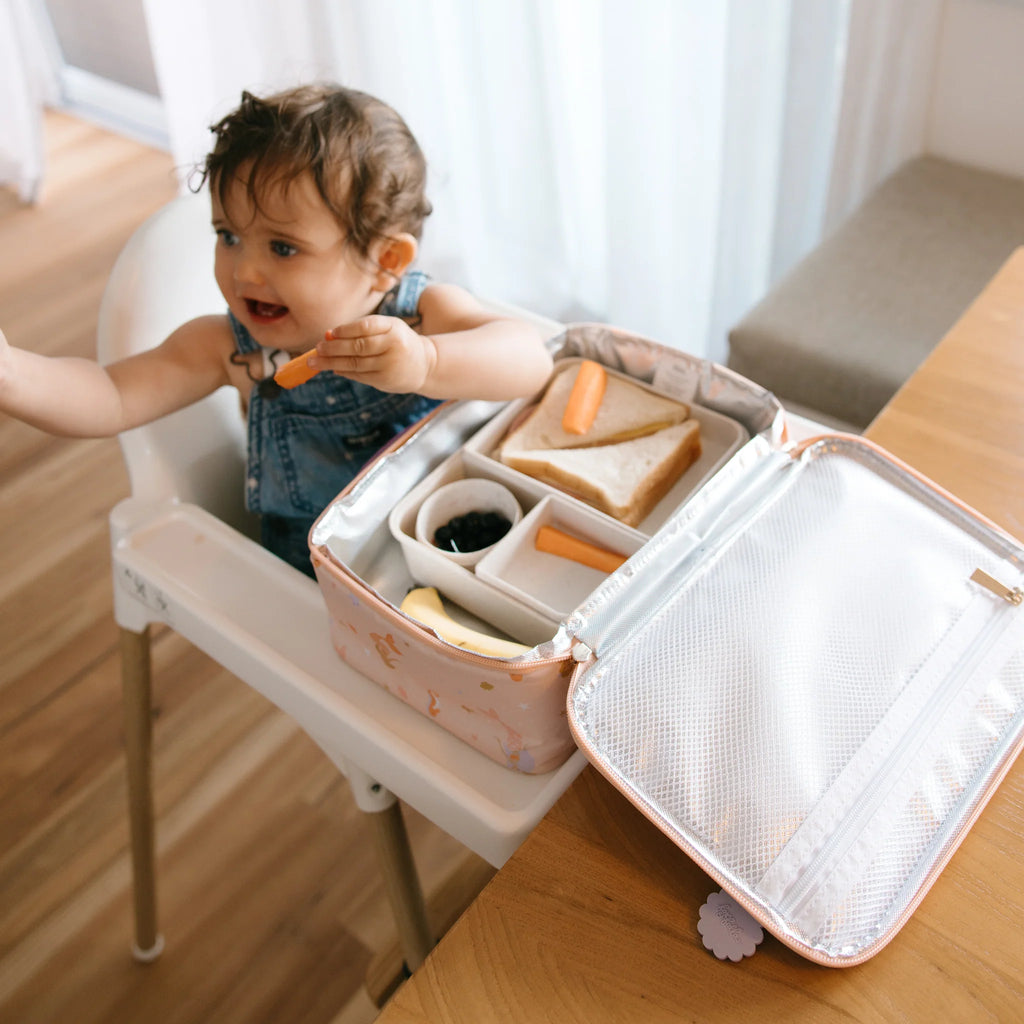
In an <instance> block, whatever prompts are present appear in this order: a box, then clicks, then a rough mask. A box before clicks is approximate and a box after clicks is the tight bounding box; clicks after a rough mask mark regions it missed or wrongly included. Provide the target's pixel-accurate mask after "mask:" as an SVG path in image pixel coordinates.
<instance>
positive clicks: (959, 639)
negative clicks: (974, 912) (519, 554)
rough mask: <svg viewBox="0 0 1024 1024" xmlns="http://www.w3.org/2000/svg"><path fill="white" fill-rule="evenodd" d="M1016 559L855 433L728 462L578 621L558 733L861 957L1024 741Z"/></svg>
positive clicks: (705, 862)
mask: <svg viewBox="0 0 1024 1024" xmlns="http://www.w3.org/2000/svg"><path fill="white" fill-rule="evenodd" d="M1022 567H1024V548H1022V547H1021V545H1020V544H1019V543H1018V542H1017V541H1015V540H1013V539H1012V538H1010V537H1008V536H1006V535H1005V534H1003V533H1002V532H1001V531H999V530H998V529H996V528H995V527H994V526H992V525H991V524H989V523H988V522H987V521H985V520H983V519H982V518H981V517H980V516H978V515H977V514H975V513H973V512H972V511H971V510H969V509H967V508H965V507H963V506H962V505H960V504H959V503H957V502H956V501H955V500H953V499H952V498H951V497H950V496H949V495H947V494H945V493H943V492H941V491H939V490H938V489H937V488H936V487H934V486H933V485H931V484H930V483H929V482H928V481H926V480H924V479H922V478H921V477H919V476H917V475H916V474H914V473H913V472H912V471H910V470H908V469H907V468H906V467H905V466H903V465H901V464H899V463H897V462H896V461H895V460H894V459H892V458H891V457H889V456H887V455H886V453H884V452H883V451H881V450H880V449H877V448H875V447H874V446H872V445H870V444H869V443H868V442H865V441H862V440H861V439H859V438H852V437H843V436H833V437H825V438H822V439H820V440H817V441H814V442H810V443H808V444H807V445H806V446H805V447H803V448H801V449H798V450H795V451H792V452H789V451H785V450H782V451H775V452H772V453H770V454H768V455H766V456H765V457H764V458H763V459H758V460H757V461H756V462H755V463H753V464H751V465H748V466H738V465H735V464H734V465H732V466H730V467H727V468H726V470H723V471H722V472H721V473H720V474H719V475H718V476H717V477H716V478H715V479H714V480H712V481H711V482H710V483H709V484H708V485H707V486H706V487H705V488H704V490H703V491H702V492H701V493H700V494H698V495H697V496H696V497H695V498H694V500H693V501H691V502H690V503H689V504H688V505H687V506H686V507H685V508H684V509H683V510H682V511H681V512H680V514H679V515H678V516H676V517H675V518H674V519H673V520H672V522H671V523H670V525H669V526H668V527H666V529H665V530H663V531H662V532H661V533H660V534H659V535H658V536H657V537H655V538H654V540H652V541H651V542H650V543H649V544H648V545H646V546H645V548H644V549H643V550H642V551H641V552H639V553H638V554H637V555H636V556H635V558H634V559H633V562H632V564H631V568H632V570H633V571H632V572H631V573H630V574H628V576H627V575H626V574H616V575H614V576H612V577H609V578H608V580H606V581H605V582H604V583H603V584H602V585H601V586H599V587H598V588H597V590H596V591H595V592H594V594H592V595H591V597H590V598H588V600H587V602H586V603H585V604H584V605H583V606H581V607H580V608H579V609H577V611H576V613H575V614H574V615H573V616H572V617H571V618H570V620H569V621H568V623H567V629H568V631H569V632H570V633H572V635H573V636H574V637H575V638H576V640H577V645H576V648H575V650H574V653H575V655H576V657H577V658H579V659H581V663H580V665H579V666H578V667H577V669H576V671H575V672H574V675H573V679H572V682H571V684H570V688H569V694H568V713H569V723H570V728H571V730H572V733H573V736H574V738H575V739H576V741H577V743H578V744H579V746H580V748H581V749H582V750H583V751H584V753H585V754H586V755H587V757H588V758H589V759H590V760H591V761H592V762H593V763H594V764H595V765H596V766H597V767H598V769H599V770H600V771H601V772H602V773H604V774H605V775H606V776H607V777H608V778H609V779H610V780H611V781H612V783H613V784H614V785H615V786H617V787H618V788H619V789H620V790H621V791H622V792H623V793H624V794H625V795H626V796H627V797H628V798H629V799H630V800H631V801H632V802H633V803H634V804H635V805H636V806H637V807H638V808H639V809H640V810H641V811H642V812H643V813H644V814H646V815H647V816H648V817H649V818H650V819H651V820H652V821H654V822H655V823H656V824H657V825H658V827H659V828H661V829H662V830H663V831H664V832H665V833H666V834H667V835H669V836H670V837H671V838H672V839H673V841H674V842H676V843H677V844H678V845H679V846H680V848H681V849H683V850H684V851H685V852H686V853H688V854H689V855H690V856H691V857H692V858H693V859H694V860H695V861H696V862H697V863H698V864H699V865H700V866H701V867H702V868H703V869H704V870H705V871H707V872H708V873H709V874H710V875H711V876H712V877H713V878H715V879H716V880H717V881H718V882H719V884H721V885H722V886H723V887H725V888H726V889H727V890H728V891H729V892H730V893H731V894H732V895H733V896H734V897H735V898H736V899H737V900H738V901H739V902H740V903H741V904H742V905H743V906H744V907H745V908H746V909H747V910H748V911H749V912H750V913H751V914H752V915H753V916H754V917H755V918H756V919H757V920H759V921H760V922H761V923H762V924H763V925H764V927H765V928H767V929H768V930H770V931H771V932H773V933H774V934H775V935H776V936H777V937H778V938H780V939H781V940H782V941H783V942H785V943H787V944H788V945H789V946H791V947H792V948H793V949H795V950H796V951H797V952H799V953H800V954H802V955H803V956H806V957H808V958H810V959H812V960H815V961H817V962H819V963H822V964H827V965H830V966H846V965H850V964H855V963H859V962H861V961H863V960H865V959H867V958H868V957H870V956H872V955H873V954H875V953H876V952H878V950H879V949H881V948H882V946H884V945H885V943H887V942H888V941H889V940H890V939H891V938H892V937H893V935H894V934H895V933H896V932H897V930H898V929H899V928H900V927H901V926H902V924H903V923H904V922H905V921H906V920H907V918H908V917H909V916H910V914H911V913H912V912H913V910H914V908H915V907H916V906H917V904H918V902H919V901H920V899H921V898H922V897H923V895H924V894H925V892H926V891H927V889H928V888H929V887H930V885H931V884H932V882H933V881H934V879H935V878H936V877H937V875H938V873H939V872H940V871H941V870H942V868H943V866H944V865H945V863H946V861H947V860H948V858H949V857H950V856H951V854H952V852H953V850H954V849H955V848H956V846H957V845H958V844H959V842H960V841H961V839H962V838H963V836H964V834H965V833H966V831H967V829H968V828H969V827H970V825H971V823H972V822H973V820H974V818H975V817H976V815H977V814H978V812H979V810H980V808H981V807H982V806H983V805H984V803H985V802H986V801H987V799H988V797H989V796H990V795H991V793H992V792H993V790H994V788H995V786H996V785H997V784H998V782H999V780H1000V779H1001V778H1002V776H1003V774H1004V773H1005V771H1006V770H1007V768H1008V767H1009V765H1010V764H1011V763H1012V761H1013V759H1014V758H1015V757H1016V756H1017V753H1018V752H1019V750H1020V747H1021V744H1022V735H1024V732H1022V730H1024V606H1022V604H1021V598H1022V586H1024V570H1022Z"/></svg>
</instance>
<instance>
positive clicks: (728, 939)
mask: <svg viewBox="0 0 1024 1024" xmlns="http://www.w3.org/2000/svg"><path fill="white" fill-rule="evenodd" d="M697 931H699V932H700V934H701V937H702V938H703V940H704V948H705V949H709V950H711V952H712V953H714V954H715V956H717V957H718V959H719V960H731V961H732V962H733V963H739V962H740V960H742V959H743V958H744V957H745V956H753V955H754V953H755V952H756V951H757V945H758V943H759V942H760V941H761V940H762V939H763V938H764V929H763V928H762V927H761V926H760V925H759V924H758V923H757V922H756V921H755V920H754V919H753V918H752V917H751V916H750V915H749V914H748V913H747V912H746V911H745V910H744V909H743V908H742V907H741V906H740V905H739V904H738V903H737V902H736V901H735V900H734V899H733V898H732V897H731V896H729V895H727V894H726V893H724V892H721V891H719V892H713V893H712V894H711V895H710V896H709V897H708V900H707V903H705V904H704V906H703V907H701V908H700V921H699V922H698V923H697Z"/></svg>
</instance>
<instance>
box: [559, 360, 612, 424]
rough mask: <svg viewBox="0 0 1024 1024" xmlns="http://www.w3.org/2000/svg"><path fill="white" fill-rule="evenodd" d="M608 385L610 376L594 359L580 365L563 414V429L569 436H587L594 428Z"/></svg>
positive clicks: (584, 361)
mask: <svg viewBox="0 0 1024 1024" xmlns="http://www.w3.org/2000/svg"><path fill="white" fill-rule="evenodd" d="M607 385H608V374H607V373H605V369H604V367H603V366H602V365H601V364H600V363H595V362H594V361H593V360H592V359H584V360H583V362H581V363H580V368H579V370H577V371H576V380H575V382H574V383H573V386H572V391H570V392H569V401H568V402H566V403H565V412H564V413H563V414H562V429H563V430H564V431H565V432H566V433H567V434H585V433H586V432H587V431H588V430H589V429H590V428H591V427H592V426H593V424H594V419H595V418H596V416H597V410H598V409H600V408H601V399H602V398H604V389H605V388H606V387H607Z"/></svg>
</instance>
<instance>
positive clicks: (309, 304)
mask: <svg viewBox="0 0 1024 1024" xmlns="http://www.w3.org/2000/svg"><path fill="white" fill-rule="evenodd" d="M212 131H213V132H214V134H215V136H216V141H215V143H214V145H213V149H212V150H211V152H210V153H209V155H208V156H207V157H206V160H205V163H204V164H203V166H202V168H201V183H202V184H206V185H207V186H208V187H209V192H210V205H211V212H212V220H213V228H214V231H215V232H216V242H215V258H214V273H215V276H216V280H217V285H218V287H219V288H220V291H221V293H222V294H223V296H224V300H225V302H226V303H227V313H226V314H224V315H216V316H204V317H199V318H198V319H195V320H192V321H189V322H188V323H185V324H183V325H182V326H181V327H179V328H177V329H176V330H175V331H174V332H172V333H171V335H170V336H169V337H168V338H166V339H165V340H164V341H163V342H162V343H161V344H160V345H158V346H157V347H156V348H154V349H152V350H150V351H147V352H142V353H139V354H137V355H133V356H131V357H130V358H127V359H124V360H121V361H120V362H117V363H113V364H111V365H109V366H106V367H101V366H99V364H97V363H95V362H93V361H90V360H82V359H52V358H46V357H43V356H39V355H36V354H34V353H31V352H27V351H25V350H22V349H17V348H15V347H13V346H11V345H9V344H8V343H7V340H6V339H5V338H4V336H3V334H2V332H0V410H2V411H4V412H7V413H9V414H10V415H12V416H16V417H18V418H20V419H22V420H24V421H26V422H27V423H31V424H33V425H35V426H37V427H39V428H41V429H43V430H46V431H49V432H50V433H54V434H62V435H68V436H78V437H98V436H109V435H113V434H116V433H119V432H120V431H122V430H128V429H130V428H131V427H136V426H139V425H140V424H142V423H147V422H149V421H151V420H154V419H157V418H158V417H160V416H164V415H166V414H168V413H170V412H173V411H175V410H176V409H180V408H182V407H183V406H186V405H189V404H190V403H192V402H195V401H197V400H199V399H201V398H203V397H204V396H206V395H208V394H210V393H211V392H212V391H214V390H216V389H217V388H219V387H221V386H222V385H224V384H231V385H233V386H234V387H236V388H237V389H238V390H239V392H240V393H241V395H242V400H243V405H244V407H245V409H246V415H247V416H248V433H249V454H248V471H247V473H246V495H245V499H246V505H247V507H248V508H249V509H251V510H252V511H254V512H257V513H259V515H260V517H261V524H262V540H263V543H264V545H265V546H266V547H268V548H269V549H270V550H271V551H273V552H275V553H276V554H278V555H279V556H280V557H282V558H284V559H285V560H286V561H288V562H290V563H291V564H292V565H294V566H296V567H297V568H299V569H301V570H302V571H303V572H306V573H311V567H310V562H309V551H308V547H307V542H306V535H307V533H308V531H309V528H310V526H311V525H312V523H313V520H314V519H315V518H316V516H317V515H318V514H319V513H320V512H321V510H322V509H323V508H324V507H326V506H327V505H328V504H329V503H330V502H331V500H332V499H333V498H334V497H335V495H336V494H337V493H338V492H339V491H340V490H341V489H342V488H343V487H344V486H345V485H346V484H347V483H348V482H349V481H350V480H351V479H352V477H353V476H355V474H356V473H357V472H358V470H359V469H360V468H361V467H362V466H363V465H364V463H365V462H366V461H367V460H368V459H369V458H370V457H371V456H372V455H373V454H374V453H375V452H376V451H378V450H379V449H380V448H381V446H382V445H384V444H385V443H386V442H387V441H388V440H389V439H390V438H391V437H393V436H395V435H396V434H397V433H399V432H400V431H401V430H403V429H404V428H405V427H407V426H409V425H410V424H412V423H414V422H415V421H416V420H418V419H420V418H421V417H422V416H423V415H424V414H425V413H426V412H427V411H428V410H429V409H431V408H432V407H433V406H435V405H437V404H438V402H439V401H441V400H442V399H446V398H479V399H488V400H504V399H511V398H517V397H520V396H524V395H528V394H531V393H533V392H534V391H536V390H538V389H539V388H540V387H541V386H542V385H543V384H544V382H545V381H546V380H547V377H548V375H549V373H550V371H551V358H550V356H549V354H548V352H547V349H546V348H545V345H544V340H543V338H542V336H541V335H540V333H539V332H538V331H537V330H535V329H534V327H533V326H532V325H530V324H528V323H526V322H524V321H520V320H516V319H512V318H508V317H503V316H499V315H495V314H493V313H491V312H488V311H487V310H485V309H484V308H483V306H482V305H481V304H480V303H478V302H477V301H476V300H475V299H474V298H473V297H472V296H470V295H469V294H468V293H467V292H465V291H464V290H462V289H461V288H457V287H455V286H453V285H446V284H436V283H432V282H431V281H429V279H428V278H427V277H426V275H425V274H423V273H422V272H420V271H411V270H409V266H410V264H411V263H412V262H413V260H414V258H415V256H416V251H417V245H418V241H419V238H420V234H421V231H422V227H423V221H424V219H425V218H426V216H427V215H428V214H429V213H430V204H429V203H428V202H427V199H426V196H425V194H424V189H425V181H426V164H425V161H424V158H423V155H422V153H421V151H420V148H419V146H418V145H417V143H416V141H415V139H414V138H413V136H412V134H411V133H410V131H409V129H408V128H407V127H406V125H405V123H404V121H403V120H402V119H401V118H400V117H399V116H398V114H397V113H396V112H395V111H394V110H392V109H391V108H390V107H389V106H387V105H386V104H384V103H382V102H381V101H379V100H376V99H374V98H373V97H371V96H368V95H366V94H365V93H361V92H357V91H355V90H351V89H345V88H342V87H340V86H335V85H325V86H305V87H302V88H298V89H294V90H289V91H287V92H284V93H280V94H278V95H274V96H270V97H267V98H264V99H259V98H257V97H255V96H252V95H250V94H249V93H243V94H242V101H241V104H240V105H239V107H238V109H237V110H235V111H234V112H233V113H231V114H229V115H228V116H227V117H225V118H224V119H223V120H221V121H220V122H219V123H218V124H216V125H215V126H214V127H213V129H212ZM314 349H315V352H312V353H311V354H310V355H309V357H308V360H307V361H308V364H309V367H310V370H312V371H317V373H316V375H315V376H313V377H312V378H311V379H310V380H308V381H306V382H305V383H303V384H301V385H299V386H298V387H296V388H294V389H291V390H285V389H282V388H280V387H279V386H277V385H276V384H274V382H273V375H274V372H275V369H276V368H279V367H280V366H281V365H282V364H283V363H285V362H287V361H288V360H290V359H291V358H292V357H294V356H296V355H301V354H302V353H305V352H311V350H314ZM396 497H397V495H396Z"/></svg>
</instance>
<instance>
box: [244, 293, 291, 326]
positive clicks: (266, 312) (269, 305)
mask: <svg viewBox="0 0 1024 1024" xmlns="http://www.w3.org/2000/svg"><path fill="white" fill-rule="evenodd" d="M245 306H246V308H247V309H248V310H249V316H251V317H252V318H253V320H255V321H256V322H257V323H261V324H269V323H273V322H274V321H275V320H280V319H281V317H283V316H284V315H285V314H286V313H287V312H288V307H287V306H278V305H276V304H275V303H273V302H260V301H259V300H258V299H246V300H245Z"/></svg>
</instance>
